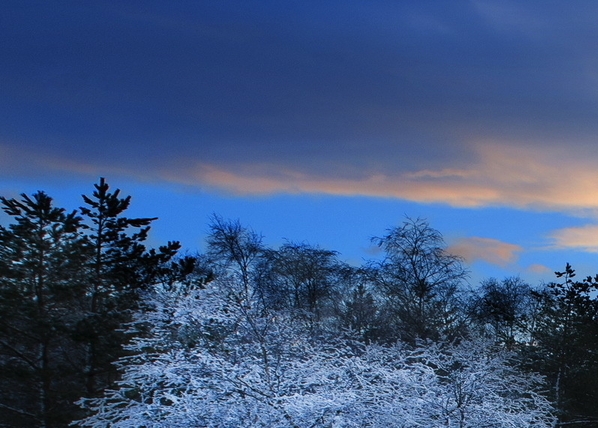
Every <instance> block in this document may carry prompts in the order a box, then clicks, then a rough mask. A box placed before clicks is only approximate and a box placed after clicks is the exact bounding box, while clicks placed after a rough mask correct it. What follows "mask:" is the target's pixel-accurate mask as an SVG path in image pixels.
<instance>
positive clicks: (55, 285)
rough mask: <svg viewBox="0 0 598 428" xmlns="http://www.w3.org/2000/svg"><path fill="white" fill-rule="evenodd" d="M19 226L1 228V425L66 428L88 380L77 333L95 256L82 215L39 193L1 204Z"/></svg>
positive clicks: (4, 201) (1, 199) (3, 200)
mask: <svg viewBox="0 0 598 428" xmlns="http://www.w3.org/2000/svg"><path fill="white" fill-rule="evenodd" d="M0 201H1V203H2V209H3V210H4V211H5V212H6V213H7V214H8V215H9V216H10V217H11V219H12V220H13V223H12V224H10V225H9V226H8V227H7V228H5V227H2V226H0V313H1V314H2V316H1V317H0V420H2V421H3V423H6V424H9V425H10V426H23V427H26V426H41V427H51V426H57V425H61V424H66V423H68V421H69V418H71V417H72V414H69V411H71V412H72V411H73V408H72V406H71V407H70V408H69V405H68V404H67V405H66V406H65V402H66V403H69V402H71V403H72V401H73V400H74V399H76V395H74V396H73V391H75V394H76V391H80V390H81V387H80V380H79V377H78V373H77V370H76V363H75V361H74V360H76V359H77V356H76V355H74V354H72V353H71V351H73V350H74V349H76V347H75V346H74V345H75V344H74V342H73V341H72V339H71V334H72V332H73V330H74V328H75V325H76V322H77V315H78V312H77V307H78V302H79V301H80V300H82V299H84V298H85V279H86V278H85V277H84V275H83V272H82V270H81V269H80V268H81V266H82V264H83V263H84V261H85V257H86V255H87V251H86V246H85V240H84V237H83V236H82V235H81V233H80V227H81V218H80V217H78V216H77V215H76V213H75V212H71V213H69V214H67V213H66V212H65V210H64V209H61V208H56V207H54V206H53V201H52V198H50V197H49V196H48V195H46V194H45V193H44V192H37V193H35V194H34V195H33V196H31V197H29V196H27V195H25V194H22V195H21V199H20V200H17V199H7V198H0Z"/></svg>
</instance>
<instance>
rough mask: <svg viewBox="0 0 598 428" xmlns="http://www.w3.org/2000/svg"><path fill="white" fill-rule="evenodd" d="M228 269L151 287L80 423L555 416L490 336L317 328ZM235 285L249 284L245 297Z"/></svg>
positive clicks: (277, 426)
mask: <svg viewBox="0 0 598 428" xmlns="http://www.w3.org/2000/svg"><path fill="white" fill-rule="evenodd" d="M235 287H236V284H235V282H234V281H232V282H231V279H230V278H228V279H226V278H222V279H219V280H216V281H214V282H212V283H210V284H208V286H207V288H205V289H188V288H185V287H183V286H180V287H173V288H170V289H168V290H166V289H163V290H157V291H153V292H152V293H151V294H148V296H147V297H146V300H145V303H146V309H145V310H144V311H142V312H140V313H139V314H138V315H137V317H136V320H135V322H134V323H133V324H132V325H131V331H132V332H135V333H136V337H135V339H134V340H133V341H132V342H131V343H130V344H129V345H128V350H129V351H130V352H131V355H130V356H128V357H125V358H122V359H121V360H120V361H119V362H118V365H119V368H120V369H121V370H122V373H123V377H122V379H121V380H120V382H119V384H118V388H117V389H114V390H109V391H107V392H106V393H105V395H104V397H102V398H94V399H82V400H81V401H80V404H81V405H82V406H83V407H85V408H87V409H88V410H89V411H90V412H91V413H90V416H89V417H87V418H86V419H84V420H81V421H78V422H76V423H75V424H77V425H79V426H82V427H94V428H101V427H115V428H138V427H148V428H150V427H151V428H158V427H164V428H166V427H168V428H177V427H181V428H182V427H189V426H194V427H206V428H207V427H214V428H215V427H219V428H226V427H240V426H243V427H269V428H287V427H288V428H307V427H339V428H340V427H347V428H348V427H372V428H373V427H385V428H387V427H428V428H429V427H522V426H526V427H538V428H539V427H550V426H552V424H553V417H552V407H551V405H550V403H549V401H548V400H547V399H546V398H545V397H544V396H543V395H542V394H541V393H540V392H539V391H540V390H541V388H542V382H541V379H540V378H539V377H537V376H535V375H530V374H524V373H521V372H519V371H518V370H517V369H515V368H514V366H513V365H512V364H511V363H510V355H509V354H508V353H506V352H504V351H501V350H497V349H493V348H492V346H491V345H490V344H489V343H487V342H484V341H482V340H479V341H463V342H461V343H460V344H458V345H449V344H443V343H431V342H430V343H421V344H420V345H419V346H417V347H415V348H413V347H407V346H404V345H401V344H396V345H394V346H381V345H365V344H363V343H361V342H358V341H356V340H353V339H352V338H351V337H349V336H348V337H344V338H339V337H336V338H333V339H330V338H322V337H319V338H314V337H312V336H310V335H309V334H307V333H306V332H305V331H303V330H302V329H301V328H300V327H298V326H297V323H294V322H293V320H292V318H290V317H289V315H288V314H285V313H282V312H277V311H273V310H269V309H267V308H266V307H263V306H261V305H260V303H259V300H258V299H251V298H250V297H248V295H247V294H243V293H239V292H237V291H238V290H236V289H235ZM239 296H243V297H242V298H240V297H239Z"/></svg>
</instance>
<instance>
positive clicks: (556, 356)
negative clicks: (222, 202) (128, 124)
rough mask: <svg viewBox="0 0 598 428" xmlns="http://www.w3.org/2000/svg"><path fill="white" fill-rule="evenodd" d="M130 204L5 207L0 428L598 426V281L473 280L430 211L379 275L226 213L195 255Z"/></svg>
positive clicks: (118, 199) (38, 196) (110, 199)
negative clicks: (153, 236) (160, 241)
mask: <svg viewBox="0 0 598 428" xmlns="http://www.w3.org/2000/svg"><path fill="white" fill-rule="evenodd" d="M131 202H132V199H131V196H124V195H121V193H120V191H119V190H118V189H111V187H110V186H109V185H108V183H107V182H106V180H105V179H103V178H101V179H100V180H99V182H98V183H96V184H95V185H94V186H93V188H92V189H91V193H90V195H88V196H85V195H84V196H83V198H82V206H81V207H79V208H78V209H76V210H72V211H69V210H67V209H65V208H62V207H56V206H55V205H54V202H53V199H52V198H51V197H50V196H49V195H47V194H46V193H44V192H43V191H39V192H37V193H35V194H32V195H27V194H22V195H21V196H20V197H19V198H6V197H1V198H0V203H1V205H2V209H3V211H4V212H5V213H6V215H7V217H6V218H7V220H6V224H3V225H1V226H0V427H44V428H51V427H67V426H79V427H95V428H100V427H120V428H125V427H126V428H139V427H147V428H154V427H156V428H157V427H165V428H166V427H181V428H182V427H272V428H287V427H289V428H307V427H314V428H315V427H339V428H340V427H405V428H407V427H432V428H433V427H595V426H598V406H597V405H596V402H598V316H597V313H598V293H597V289H598V276H595V277H591V276H589V277H585V278H583V279H579V278H578V277H576V273H575V270H574V269H573V267H572V266H571V265H569V264H568V263H564V266H563V270H562V271H558V272H555V277H554V281H553V282H550V283H547V284H533V285H532V284H528V283H527V282H526V281H525V280H524V279H522V278H519V277H509V278H488V279H485V280H483V281H482V282H481V283H479V284H470V283H469V281H468V273H467V268H466V266H465V264H464V261H463V260H462V259H460V258H459V257H457V256H454V255H451V254H450V253H448V252H447V249H446V248H447V247H446V244H445V242H444V240H443V238H442V235H441V233H440V232H439V231H437V230H435V229H434V228H433V227H432V226H431V225H430V224H429V223H428V222H427V221H426V220H425V219H420V218H416V219H412V218H405V220H404V222H403V223H402V224H401V225H399V226H395V227H391V228H389V229H388V230H386V231H383V233H381V234H380V236H378V237H374V238H372V241H373V243H374V244H375V245H377V246H378V247H379V248H380V250H381V252H382V254H383V257H380V258H378V259H376V260H372V261H367V262H364V263H363V264H362V265H361V266H354V265H349V264H347V263H345V262H343V261H342V260H341V258H340V255H339V254H338V253H337V252H335V251H332V250H328V249H324V248H320V247H318V246H315V245H310V244H307V243H303V242H285V243H284V244H283V245H281V246H279V247H278V248H269V247H267V246H265V245H264V244H263V241H262V237H261V235H260V234H259V233H258V232H256V231H253V230H252V229H251V228H250V227H248V226H245V225H243V224H241V223H240V221H238V220H229V219H223V218H221V217H219V216H218V215H213V217H212V218H211V221H210V224H209V228H210V229H209V230H210V234H209V236H208V238H207V241H206V248H207V250H206V251H205V253H203V254H200V253H194V254H189V253H185V254H180V250H181V248H180V244H179V243H178V242H167V243H164V245H162V246H159V247H158V248H148V246H147V238H148V234H149V231H150V227H151V225H152V223H153V222H154V221H155V220H157V219H156V218H153V217H147V218H130V217H127V209H128V208H129V206H130V204H131ZM373 232H374V233H375V232H376V231H373Z"/></svg>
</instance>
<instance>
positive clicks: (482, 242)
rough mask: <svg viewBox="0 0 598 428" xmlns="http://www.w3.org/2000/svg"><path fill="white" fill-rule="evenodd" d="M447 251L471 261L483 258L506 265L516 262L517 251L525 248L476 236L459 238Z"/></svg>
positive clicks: (486, 260)
mask: <svg viewBox="0 0 598 428" xmlns="http://www.w3.org/2000/svg"><path fill="white" fill-rule="evenodd" d="M447 251H448V252H450V253H452V254H455V255H457V256H461V257H463V258H464V259H465V261H467V262H469V263H472V262H475V261H478V260H483V261H485V262H488V263H491V264H494V265H498V266H502V267H504V266H506V265H508V264H510V263H513V262H515V261H516V260H517V256H518V254H517V253H519V252H521V251H523V248H522V247H520V246H519V245H514V244H509V243H507V242H502V241H499V240H497V239H491V238H481V237H476V236H474V237H470V238H463V239H460V240H458V241H457V242H456V243H455V244H453V245H451V246H450V247H449V248H448V249H447Z"/></svg>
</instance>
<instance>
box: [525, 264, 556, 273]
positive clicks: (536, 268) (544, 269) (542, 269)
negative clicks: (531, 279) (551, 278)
mask: <svg viewBox="0 0 598 428" xmlns="http://www.w3.org/2000/svg"><path fill="white" fill-rule="evenodd" d="M527 271H528V272H531V273H536V274H540V275H545V274H549V273H552V272H553V270H552V269H550V268H549V267H548V266H544V265H541V264H538V263H535V264H533V265H530V266H528V267H527Z"/></svg>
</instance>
